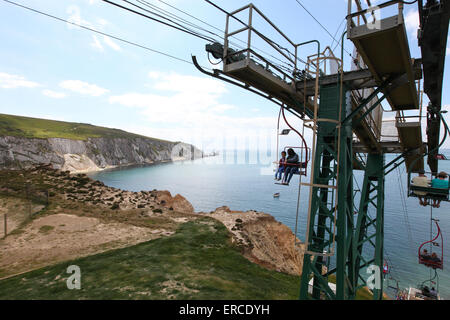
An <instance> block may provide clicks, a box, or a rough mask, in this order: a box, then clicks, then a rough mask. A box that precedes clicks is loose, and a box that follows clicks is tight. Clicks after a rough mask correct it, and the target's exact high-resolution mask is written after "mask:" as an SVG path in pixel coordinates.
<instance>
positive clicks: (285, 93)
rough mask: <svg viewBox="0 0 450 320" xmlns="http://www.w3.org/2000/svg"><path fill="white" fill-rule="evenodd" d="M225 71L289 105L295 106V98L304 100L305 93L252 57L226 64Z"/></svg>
mask: <svg viewBox="0 0 450 320" xmlns="http://www.w3.org/2000/svg"><path fill="white" fill-rule="evenodd" d="M223 72H224V73H225V74H226V75H228V76H230V77H231V78H234V79H236V80H238V81H243V82H245V83H246V84H248V85H250V86H252V87H254V88H256V89H258V90H260V91H262V92H265V93H268V94H270V95H271V96H272V97H274V98H276V99H278V100H279V101H281V102H283V103H285V104H286V105H288V106H292V107H295V105H294V104H293V99H295V100H296V101H303V100H304V96H303V94H302V93H301V92H299V91H297V90H296V88H295V86H293V85H292V84H289V83H288V82H286V80H283V79H281V78H280V77H278V76H276V75H275V74H274V73H272V72H271V71H269V70H268V69H266V68H264V67H263V66H262V65H260V64H257V63H256V62H255V61H253V60H252V59H247V58H245V59H244V60H241V61H237V62H234V63H231V64H225V65H224V68H223ZM291 83H292V82H291ZM310 109H311V110H312V106H310Z"/></svg>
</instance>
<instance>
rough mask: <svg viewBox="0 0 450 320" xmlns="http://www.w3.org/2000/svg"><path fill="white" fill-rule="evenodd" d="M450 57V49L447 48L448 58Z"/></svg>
mask: <svg viewBox="0 0 450 320" xmlns="http://www.w3.org/2000/svg"><path fill="white" fill-rule="evenodd" d="M448 55H450V47H449V48H447V56H448Z"/></svg>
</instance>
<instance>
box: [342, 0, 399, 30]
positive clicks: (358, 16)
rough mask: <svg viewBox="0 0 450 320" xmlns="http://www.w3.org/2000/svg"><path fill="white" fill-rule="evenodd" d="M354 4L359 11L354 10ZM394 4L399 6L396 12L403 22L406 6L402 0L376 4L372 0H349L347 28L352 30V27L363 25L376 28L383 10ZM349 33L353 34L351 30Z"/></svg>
mask: <svg viewBox="0 0 450 320" xmlns="http://www.w3.org/2000/svg"><path fill="white" fill-rule="evenodd" d="M353 4H356V10H357V11H355V12H353ZM394 5H397V6H398V10H397V13H396V14H397V18H398V22H402V21H403V8H404V4H403V1H402V0H391V1H386V2H384V3H380V4H376V5H375V4H372V2H371V1H370V0H365V1H364V2H363V1H361V0H348V15H347V30H348V31H350V30H351V28H353V27H359V26H362V25H365V26H367V27H368V28H369V29H375V28H376V27H377V26H378V23H380V22H381V10H382V9H385V8H389V7H391V8H392V6H394ZM390 16H392V14H391V15H390ZM348 34H349V36H351V32H349V33H348Z"/></svg>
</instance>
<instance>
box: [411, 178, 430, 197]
mask: <svg viewBox="0 0 450 320" xmlns="http://www.w3.org/2000/svg"><path fill="white" fill-rule="evenodd" d="M412 184H413V186H418V187H429V186H430V180H428V178H427V176H426V175H425V171H423V170H421V171H419V175H418V176H417V177H414V178H413V179H412ZM413 192H414V194H416V195H417V197H418V198H419V202H420V205H422V206H427V205H428V204H429V203H428V201H427V200H426V199H425V198H424V196H426V195H427V193H426V192H423V191H413Z"/></svg>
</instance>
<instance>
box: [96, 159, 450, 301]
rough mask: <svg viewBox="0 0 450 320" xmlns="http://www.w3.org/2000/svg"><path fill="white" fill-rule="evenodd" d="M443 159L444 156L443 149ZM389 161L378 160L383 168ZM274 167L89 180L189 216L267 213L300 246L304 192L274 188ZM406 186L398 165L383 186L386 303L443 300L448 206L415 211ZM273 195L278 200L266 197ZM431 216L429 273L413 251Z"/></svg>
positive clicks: (247, 163) (231, 164)
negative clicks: (179, 207)
mask: <svg viewBox="0 0 450 320" xmlns="http://www.w3.org/2000/svg"><path fill="white" fill-rule="evenodd" d="M446 155H447V156H449V155H450V150H448V152H447V153H446ZM395 157H396V155H386V158H385V162H386V163H388V162H390V161H391V160H393V159H394V158H395ZM449 158H450V157H449ZM276 160H277V157H276V153H274V152H270V151H268V152H263V153H261V152H257V151H249V150H226V151H221V152H220V153H219V155H217V156H212V157H205V158H202V159H196V160H190V161H179V162H170V163H162V164H155V165H149V166H139V167H126V168H119V169H111V170H105V171H101V172H96V173H91V174H90V176H91V177H92V178H94V179H97V180H100V181H102V182H104V183H105V184H106V185H108V186H111V187H115V188H120V189H123V190H129V191H141V190H153V189H157V190H168V191H170V192H171V194H172V195H176V194H181V195H183V196H184V197H185V198H186V199H188V200H189V201H190V202H191V203H192V205H193V206H194V208H195V210H196V211H197V212H211V211H214V210H215V209H216V208H218V207H221V206H228V207H229V208H230V209H231V210H237V211H247V210H256V211H260V212H265V213H269V214H271V215H272V216H274V217H275V218H276V219H277V220H278V221H280V222H282V223H284V224H285V225H287V226H288V227H290V228H291V229H292V231H293V232H295V233H296V234H297V237H298V238H299V239H300V240H305V232H306V221H307V208H308V200H309V190H308V188H307V187H305V186H302V187H301V188H299V179H300V178H299V176H294V177H293V178H292V181H291V183H290V186H281V185H277V184H275V182H276V181H274V167H275V165H274V164H273V161H276ZM309 169H310V168H309ZM439 170H440V171H446V172H447V173H449V172H450V161H439ZM362 179H363V172H362V171H354V186H355V187H358V186H362ZM407 179H408V175H407V172H406V169H405V166H404V165H401V166H399V167H398V168H397V169H395V170H393V171H392V172H390V173H389V174H388V175H387V176H386V180H385V224H384V258H385V261H386V262H387V264H388V266H389V274H388V275H387V276H386V278H385V281H384V289H385V292H386V293H387V294H388V295H389V296H391V297H394V296H395V292H396V288H399V289H407V288H409V287H410V286H412V287H418V286H420V285H421V284H425V285H427V286H429V287H430V288H431V287H435V288H437V289H438V291H439V294H440V296H441V298H442V299H450V272H449V271H448V270H449V269H448V268H449V267H450V261H449V260H448V258H447V257H450V246H449V245H448V239H449V237H450V203H449V202H442V203H441V207H440V208H436V209H434V208H433V209H431V207H430V206H428V207H423V206H420V205H419V200H418V199H417V198H414V197H410V198H408V197H407ZM308 180H309V175H308V176H307V177H302V182H308ZM275 193H279V194H280V196H279V197H274V194H275ZM299 194H300V196H299ZM357 197H358V196H357ZM299 198H300V202H299V205H298V211H297V200H298V199H299ZM431 216H432V217H433V218H434V219H437V220H439V221H438V223H439V226H440V228H441V231H442V235H443V242H442V243H441V242H440V241H439V245H440V246H441V245H443V248H444V257H443V259H444V269H443V270H438V271H437V273H436V274H435V271H434V270H432V269H430V268H427V267H425V266H424V265H420V264H419V263H418V248H419V246H420V245H421V244H422V243H424V242H426V241H428V240H431V237H434V235H436V227H434V226H433V224H432V221H431ZM440 246H439V247H437V246H433V251H436V252H438V253H439V254H440V252H441V247H440ZM429 249H430V248H429ZM366 254H367V252H366ZM447 261H449V262H448V263H449V265H447V264H446V263H447ZM369 276H370V275H369V274H367V278H368V277H369Z"/></svg>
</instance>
